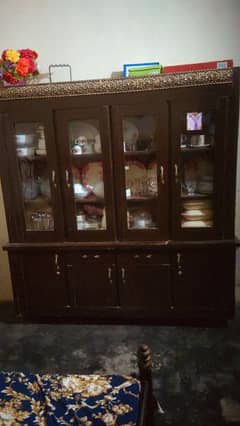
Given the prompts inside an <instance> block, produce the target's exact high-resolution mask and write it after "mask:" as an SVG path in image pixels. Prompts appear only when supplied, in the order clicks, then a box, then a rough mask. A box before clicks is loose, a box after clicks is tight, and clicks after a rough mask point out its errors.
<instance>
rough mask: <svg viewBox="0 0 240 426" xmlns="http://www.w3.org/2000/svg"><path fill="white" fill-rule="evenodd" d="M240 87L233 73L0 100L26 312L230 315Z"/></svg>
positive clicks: (30, 92) (95, 84)
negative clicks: (239, 89)
mask: <svg viewBox="0 0 240 426" xmlns="http://www.w3.org/2000/svg"><path fill="white" fill-rule="evenodd" d="M238 87H239V70H238V69H237V68H234V69H227V70H213V71H204V72H196V73H195V72H194V73H186V74H173V75H161V76H155V77H148V78H134V79H129V78H128V79H119V80H118V79H116V80H99V81H98V80H96V81H95V80H93V81H89V82H74V83H62V84H46V85H39V86H38V85H36V86H25V87H21V88H17V87H16V88H4V89H2V90H1V91H0V133H1V160H0V161H1V180H2V187H3V196H4V202H5V209H6V217H7V224H8V231H9V239H10V241H9V243H8V244H6V245H5V249H7V250H8V253H9V261H10V268H11V274H12V282H13V291H14V299H15V303H16V309H17V312H18V314H19V315H23V316H24V317H26V318H40V317H48V318H53V319H54V318H63V319H68V318H71V319H72V318H77V319H91V320H96V321H99V320H104V319H108V320H120V321H121V320H126V319H129V320H130V319H139V320H143V319H146V320H147V319H151V320H154V319H174V318H175V319H177V318H188V319H198V318H199V319H228V318H230V317H232V315H233V313H234V273H233V271H234V270H235V248H236V245H237V243H236V240H235V237H234V207H235V181H236V153H237V128H238Z"/></svg>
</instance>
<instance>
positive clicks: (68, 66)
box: [48, 64, 72, 83]
mask: <svg viewBox="0 0 240 426" xmlns="http://www.w3.org/2000/svg"><path fill="white" fill-rule="evenodd" d="M53 68H68V70H69V81H72V67H71V65H69V64H51V65H49V67H48V73H49V81H50V83H52V82H53V81H52V70H53Z"/></svg>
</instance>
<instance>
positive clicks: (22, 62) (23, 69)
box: [16, 58, 30, 77]
mask: <svg viewBox="0 0 240 426" xmlns="http://www.w3.org/2000/svg"><path fill="white" fill-rule="evenodd" d="M29 65H30V64H29V60H28V59H27V58H20V59H19V61H18V62H17V64H16V71H17V73H18V74H19V75H21V76H22V77H25V76H26V75H27V74H28V72H29Z"/></svg>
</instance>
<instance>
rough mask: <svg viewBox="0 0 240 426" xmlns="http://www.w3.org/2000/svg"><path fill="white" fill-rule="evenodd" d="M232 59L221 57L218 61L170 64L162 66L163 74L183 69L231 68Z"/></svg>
mask: <svg viewBox="0 0 240 426" xmlns="http://www.w3.org/2000/svg"><path fill="white" fill-rule="evenodd" d="M232 67H233V60H232V59H222V60H220V61H211V62H200V63H197V64H183V65H170V66H168V67H163V74H168V73H173V72H185V71H201V70H212V69H214V70H220V69H225V68H232Z"/></svg>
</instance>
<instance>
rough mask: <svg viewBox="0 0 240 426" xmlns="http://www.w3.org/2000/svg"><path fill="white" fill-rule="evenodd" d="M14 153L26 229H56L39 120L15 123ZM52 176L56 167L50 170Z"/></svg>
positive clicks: (43, 130) (43, 134)
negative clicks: (15, 154) (16, 161)
mask: <svg viewBox="0 0 240 426" xmlns="http://www.w3.org/2000/svg"><path fill="white" fill-rule="evenodd" d="M15 130H16V135H15V140H16V153H17V159H18V171H19V176H20V185H21V197H22V201H23V206H24V221H25V230H26V231H27V232H28V231H29V232H32V231H37V232H42V231H48V232H53V231H54V229H55V224H54V215H53V207H52V193H51V186H50V178H49V164H48V163H49V162H48V156H47V148H46V141H45V127H44V125H43V123H41V122H33V123H16V126H15ZM52 173H53V176H52V179H53V180H54V179H55V175H54V174H55V173H56V172H55V171H53V172H52Z"/></svg>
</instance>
